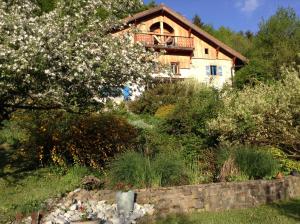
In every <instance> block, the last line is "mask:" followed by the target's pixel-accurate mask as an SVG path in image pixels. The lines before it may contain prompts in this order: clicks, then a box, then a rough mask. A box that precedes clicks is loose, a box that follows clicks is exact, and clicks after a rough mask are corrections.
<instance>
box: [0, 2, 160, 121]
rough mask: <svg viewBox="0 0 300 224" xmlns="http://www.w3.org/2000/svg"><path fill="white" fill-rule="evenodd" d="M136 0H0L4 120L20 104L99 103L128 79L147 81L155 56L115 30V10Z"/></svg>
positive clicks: (77, 108) (83, 106)
mask: <svg viewBox="0 0 300 224" xmlns="http://www.w3.org/2000/svg"><path fill="white" fill-rule="evenodd" d="M140 5H142V3H141V2H140V1H139V0H138V1H137V0H73V1H58V2H57V5H56V7H55V9H54V10H52V11H50V12H48V13H43V12H42V11H41V9H40V8H39V7H38V6H37V5H36V4H34V3H33V2H31V1H29V0H14V1H12V0H11V1H9V0H0V122H1V121H2V120H4V119H8V118H9V116H10V114H11V113H12V112H14V111H15V110H17V109H46V110H47V109H65V110H68V111H74V112H81V111H85V110H87V109H99V108H101V107H102V106H103V102H104V99H105V98H107V97H110V96H115V95H117V94H119V91H118V90H119V89H120V88H122V87H123V86H124V85H125V84H126V83H132V84H137V83H139V82H143V81H144V80H146V79H147V78H148V77H149V74H150V72H151V71H153V67H154V66H155V65H154V61H155V58H156V57H157V55H156V54H154V53H153V52H148V51H146V50H145V48H144V47H142V46H141V45H138V44H134V43H133V42H132V41H131V35H130V34H125V35H124V36H122V38H120V37H114V36H113V35H111V32H112V31H113V30H115V29H117V28H120V27H121V26H122V25H123V24H121V22H120V21H119V20H118V19H117V16H118V15H120V14H122V13H124V12H126V11H130V10H132V9H135V8H137V7H139V6H140Z"/></svg>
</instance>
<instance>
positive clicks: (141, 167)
mask: <svg viewBox="0 0 300 224" xmlns="http://www.w3.org/2000/svg"><path fill="white" fill-rule="evenodd" d="M149 166H150V164H149V160H148V159H147V158H146V157H144V156H143V155H142V154H140V153H137V152H133V151H129V152H125V153H123V154H120V155H119V156H117V157H116V159H115V160H114V161H113V162H112V163H111V165H110V172H109V177H110V180H111V184H112V186H114V187H117V188H122V187H125V188H126V187H128V188H131V187H133V186H134V187H140V188H141V187H146V186H149V185H150V182H151V173H150V172H149V170H150V168H149Z"/></svg>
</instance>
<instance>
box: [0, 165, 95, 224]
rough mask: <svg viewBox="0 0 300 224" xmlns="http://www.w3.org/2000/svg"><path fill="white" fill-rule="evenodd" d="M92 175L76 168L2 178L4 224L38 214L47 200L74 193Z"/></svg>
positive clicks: (1, 218)
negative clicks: (16, 216) (21, 214)
mask: <svg viewBox="0 0 300 224" xmlns="http://www.w3.org/2000/svg"><path fill="white" fill-rule="evenodd" d="M89 174H90V171H89V170H88V169H87V168H83V167H73V168H70V169H69V170H68V171H66V172H63V170H62V169H58V168H43V169H39V170H35V171H27V172H20V173H18V172H14V173H10V174H8V175H2V177H1V176H0V223H5V222H7V221H9V220H12V219H13V218H14V217H15V215H16V213H29V212H32V211H35V210H36V209H38V208H40V207H41V206H42V202H44V201H45V200H46V199H48V198H53V197H56V196H60V195H61V194H63V193H65V192H68V191H72V190H74V189H75V188H76V187H78V186H80V181H81V179H82V178H83V177H84V176H86V175H89Z"/></svg>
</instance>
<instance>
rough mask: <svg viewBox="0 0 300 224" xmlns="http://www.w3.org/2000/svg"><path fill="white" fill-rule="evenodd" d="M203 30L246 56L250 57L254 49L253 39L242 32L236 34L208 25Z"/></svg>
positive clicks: (228, 29) (225, 28)
mask: <svg viewBox="0 0 300 224" xmlns="http://www.w3.org/2000/svg"><path fill="white" fill-rule="evenodd" d="M203 29H204V30H206V31H208V32H209V33H211V34H212V35H213V36H214V37H216V38H218V39H219V40H221V41H222V42H224V43H225V44H227V45H228V46H230V47H232V48H233V49H235V50H236V51H238V52H240V53H242V54H243V55H245V56H248V55H249V54H250V53H251V51H252V49H253V39H252V38H251V37H250V38H249V37H247V36H246V35H244V34H243V33H241V32H235V31H233V30H231V29H230V28H228V27H224V26H221V27H220V28H219V29H217V30H216V29H214V28H213V27H212V26H207V25H206V26H203ZM250 36H251V34H250Z"/></svg>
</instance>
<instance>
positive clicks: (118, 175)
mask: <svg viewBox="0 0 300 224" xmlns="http://www.w3.org/2000/svg"><path fill="white" fill-rule="evenodd" d="M185 162H186V161H185V160H184V158H183V157H182V155H181V153H180V152H178V151H172V152H168V151H164V152H159V153H158V154H156V155H155V157H153V158H151V157H149V156H143V154H141V153H138V152H132V151H131V152H125V153H123V154H121V155H119V156H117V157H116V159H115V160H114V161H113V162H112V163H111V165H110V172H109V179H110V182H111V185H112V186H113V187H116V188H119V189H130V188H132V187H136V188H143V187H158V186H174V185H183V184H188V183H196V182H197V181H202V180H203V179H204V178H203V176H201V173H200V172H199V170H196V169H197V168H198V167H196V166H193V167H192V166H189V165H187V164H186V163H185ZM197 183H199V182H197Z"/></svg>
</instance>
